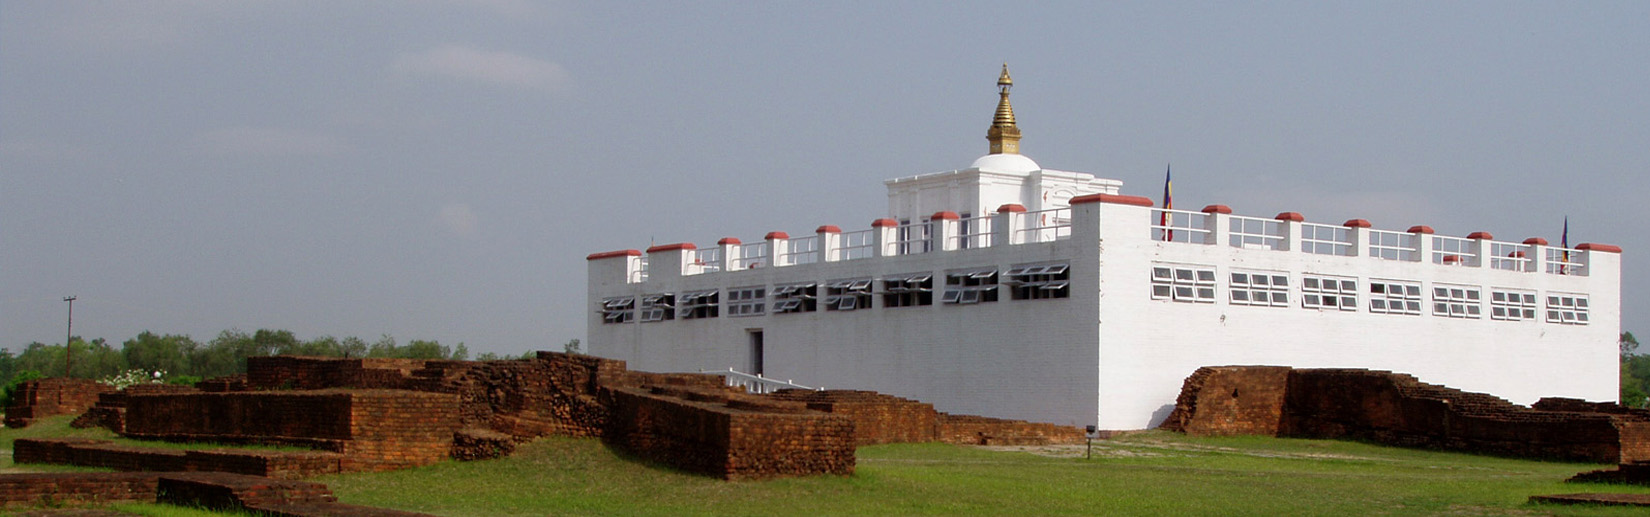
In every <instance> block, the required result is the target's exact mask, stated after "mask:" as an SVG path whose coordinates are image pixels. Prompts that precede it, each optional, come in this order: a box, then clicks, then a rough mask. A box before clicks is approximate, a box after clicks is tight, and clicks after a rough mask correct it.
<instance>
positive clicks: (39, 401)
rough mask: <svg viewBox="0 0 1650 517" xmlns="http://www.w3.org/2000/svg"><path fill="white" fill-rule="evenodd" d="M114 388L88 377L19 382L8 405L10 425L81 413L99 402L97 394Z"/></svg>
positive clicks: (15, 426)
mask: <svg viewBox="0 0 1650 517" xmlns="http://www.w3.org/2000/svg"><path fill="white" fill-rule="evenodd" d="M112 391H115V389H114V388H111V387H109V386H108V385H106V384H103V383H99V382H97V381H92V380H87V379H63V378H53V379H38V380H32V381H25V382H23V383H21V384H18V385H17V391H16V392H14V393H13V394H12V399H11V405H10V406H7V407H6V427H11V428H20V427H26V426H28V425H29V423H30V422H33V421H34V419H36V418H45V417H48V416H52V415H63V414H69V413H79V412H81V411H85V410H86V408H89V407H92V404H96V403H97V396H98V395H99V394H102V393H108V392H112Z"/></svg>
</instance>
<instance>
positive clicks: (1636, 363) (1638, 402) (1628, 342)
mask: <svg viewBox="0 0 1650 517" xmlns="http://www.w3.org/2000/svg"><path fill="white" fill-rule="evenodd" d="M1620 346H1621V395H1620V396H1621V403H1622V405H1624V406H1628V407H1636V408H1642V407H1647V406H1650V355H1640V354H1638V353H1637V352H1638V349H1639V340H1638V338H1635V337H1633V333H1632V332H1622V333H1621V340H1620Z"/></svg>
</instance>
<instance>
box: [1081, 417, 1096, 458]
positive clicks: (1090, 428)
mask: <svg viewBox="0 0 1650 517" xmlns="http://www.w3.org/2000/svg"><path fill="white" fill-rule="evenodd" d="M1095 434H1097V431H1095V429H1094V426H1092V425H1091V426H1088V427H1084V428H1083V435H1084V436H1087V437H1088V439H1089V449H1088V454H1087V456H1086V457H1085V458H1084V459H1090V460H1092V459H1094V435H1095Z"/></svg>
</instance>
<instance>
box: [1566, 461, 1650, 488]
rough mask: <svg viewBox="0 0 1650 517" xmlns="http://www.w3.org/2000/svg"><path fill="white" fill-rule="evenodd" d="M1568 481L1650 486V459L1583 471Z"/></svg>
mask: <svg viewBox="0 0 1650 517" xmlns="http://www.w3.org/2000/svg"><path fill="white" fill-rule="evenodd" d="M1566 481H1568V482H1570V483H1615V484H1620V485H1643V486H1650V461H1638V462H1631V463H1622V464H1621V465H1619V466H1617V467H1616V468H1613V469H1604V470H1595V471H1592V472H1582V473H1580V474H1576V475H1575V476H1573V477H1571V478H1570V479H1568V480H1566Z"/></svg>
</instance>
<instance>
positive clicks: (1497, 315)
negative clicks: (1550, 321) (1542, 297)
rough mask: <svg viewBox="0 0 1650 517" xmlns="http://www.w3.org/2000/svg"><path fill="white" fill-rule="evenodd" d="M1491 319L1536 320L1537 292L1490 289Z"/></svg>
mask: <svg viewBox="0 0 1650 517" xmlns="http://www.w3.org/2000/svg"><path fill="white" fill-rule="evenodd" d="M1490 319H1496V320H1507V321H1528V320H1534V319H1535V292H1533V291H1531V292H1525V291H1490Z"/></svg>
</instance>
